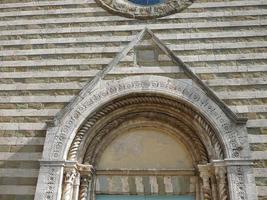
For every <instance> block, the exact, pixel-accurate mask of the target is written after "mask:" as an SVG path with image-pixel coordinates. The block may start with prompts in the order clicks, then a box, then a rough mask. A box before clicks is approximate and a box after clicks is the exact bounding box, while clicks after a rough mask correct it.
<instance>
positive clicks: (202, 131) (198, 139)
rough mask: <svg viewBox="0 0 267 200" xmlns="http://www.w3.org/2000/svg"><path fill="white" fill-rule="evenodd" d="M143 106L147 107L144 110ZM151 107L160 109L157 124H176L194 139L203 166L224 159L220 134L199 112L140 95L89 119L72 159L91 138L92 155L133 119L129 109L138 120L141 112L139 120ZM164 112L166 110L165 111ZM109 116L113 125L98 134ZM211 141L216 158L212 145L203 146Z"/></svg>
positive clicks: (100, 110)
mask: <svg viewBox="0 0 267 200" xmlns="http://www.w3.org/2000/svg"><path fill="white" fill-rule="evenodd" d="M134 105H135V106H134ZM141 105H143V107H142V106H141ZM149 106H150V107H152V108H153V107H154V108H157V112H160V113H158V114H155V113H156V111H155V110H154V111H151V112H154V118H153V120H155V119H158V120H160V121H164V120H165V123H170V122H172V121H175V122H173V126H176V128H177V129H178V130H179V129H180V130H181V132H185V133H187V134H188V137H190V138H191V140H192V141H193V142H194V146H197V147H199V149H198V150H199V152H200V154H202V156H201V157H202V161H203V162H208V160H209V159H210V158H211V159H222V158H223V154H224V152H223V148H222V146H221V144H220V141H219V139H218V138H217V136H216V133H215V132H214V130H213V129H212V128H211V126H210V125H209V124H208V122H207V121H206V120H205V119H204V118H203V117H202V116H201V115H200V114H198V113H197V111H195V110H194V109H192V108H191V107H189V106H188V105H187V104H186V103H182V102H178V101H174V100H172V99H170V98H166V97H160V96H151V95H144V94H143V95H142V94H139V96H135V95H133V96H129V97H125V98H122V99H118V100H116V101H113V102H111V103H110V104H108V105H106V106H104V107H103V108H101V109H99V110H98V112H95V113H94V114H93V115H92V116H89V118H88V121H87V122H86V123H85V124H84V125H83V126H82V127H81V128H80V130H79V132H78V133H77V135H76V136H75V138H74V141H73V143H72V145H71V148H70V151H69V155H68V159H69V160H77V157H78V154H79V152H80V151H81V149H80V148H81V146H80V145H81V143H82V142H83V140H85V135H87V136H88V137H90V138H91V141H93V143H94V144H93V143H92V144H90V143H88V141H87V143H86V144H83V146H85V147H87V148H88V149H90V151H93V149H94V148H92V147H93V146H95V144H97V143H99V142H100V141H101V140H103V137H104V136H105V135H107V134H108V133H109V132H111V130H113V129H115V128H117V127H118V125H119V124H121V123H122V122H123V121H127V118H130V114H131V112H130V110H129V109H132V112H134V113H135V116H136V114H137V111H138V112H139V116H142V114H141V113H142V111H143V110H142V109H146V111H148V110H147V108H149ZM138 108H141V110H140V109H139V110H138ZM160 108H161V109H160ZM163 108H165V110H164V109H163ZM118 110H121V112H122V113H120V114H117V115H115V114H113V112H115V111H117V112H118ZM123 112H125V113H123ZM163 114H165V116H164V117H160V115H163ZM127 115H128V116H127ZM175 115H176V116H175ZM107 116H113V118H112V117H111V122H105V123H104V125H105V127H103V128H101V129H100V130H98V132H96V130H94V126H96V124H97V123H98V126H99V121H101V118H107ZM114 118H115V119H114ZM166 119H168V120H167V121H166ZM171 119H172V120H171ZM186 120H187V122H186ZM104 125H102V126H104ZM196 127H197V128H196ZM201 135H202V136H201ZM204 135H205V136H204ZM208 138H210V139H208ZM207 139H208V140H209V141H210V143H211V147H212V149H209V152H212V151H213V152H214V153H213V155H212V154H211V153H210V155H208V156H207V152H206V149H205V148H207V147H208V146H207V145H208V143H206V147H204V146H203V145H204V144H203V142H204V143H205V142H206V141H203V140H207ZM89 142H90V140H89ZM91 145H93V146H91ZM89 147H90V148H89ZM211 147H208V148H211ZM83 148H84V147H83ZM87 154H88V153H87ZM88 155H89V154H88ZM208 157H210V158H208ZM86 161H88V156H87V158H86Z"/></svg>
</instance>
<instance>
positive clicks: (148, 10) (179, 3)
mask: <svg viewBox="0 0 267 200" xmlns="http://www.w3.org/2000/svg"><path fill="white" fill-rule="evenodd" d="M96 2H97V3H98V4H99V5H100V6H102V7H103V8H104V9H106V10H108V11H111V12H113V13H116V14H119V15H123V16H126V17H131V18H138V19H149V18H156V17H163V16H166V15H170V14H173V13H176V12H179V11H181V10H183V9H185V8H187V7H188V6H190V5H191V4H192V3H193V0H165V1H162V2H161V3H158V4H155V5H147V6H142V5H138V4H135V3H132V2H130V1H129V0H96Z"/></svg>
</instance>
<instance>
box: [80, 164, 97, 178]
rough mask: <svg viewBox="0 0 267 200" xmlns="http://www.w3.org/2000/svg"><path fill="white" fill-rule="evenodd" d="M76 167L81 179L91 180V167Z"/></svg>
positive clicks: (82, 165) (86, 165)
mask: <svg viewBox="0 0 267 200" xmlns="http://www.w3.org/2000/svg"><path fill="white" fill-rule="evenodd" d="M76 166H77V169H78V171H79V172H80V174H81V176H82V177H87V178H91V176H92V174H93V173H94V171H95V170H94V167H93V165H90V164H80V163H77V164H76Z"/></svg>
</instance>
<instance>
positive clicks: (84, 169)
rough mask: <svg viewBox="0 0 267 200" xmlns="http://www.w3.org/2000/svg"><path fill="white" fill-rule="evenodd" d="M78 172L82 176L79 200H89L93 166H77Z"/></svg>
mask: <svg viewBox="0 0 267 200" xmlns="http://www.w3.org/2000/svg"><path fill="white" fill-rule="evenodd" d="M77 167H78V170H79V172H80V175H81V182H80V191H79V200H88V192H89V191H88V189H89V184H90V181H91V178H92V174H93V172H94V170H93V166H92V165H89V164H88V165H86V164H77Z"/></svg>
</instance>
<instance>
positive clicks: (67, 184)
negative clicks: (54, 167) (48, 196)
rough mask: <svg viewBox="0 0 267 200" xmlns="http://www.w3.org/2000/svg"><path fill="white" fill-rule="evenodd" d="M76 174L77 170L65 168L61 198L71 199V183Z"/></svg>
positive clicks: (64, 199) (63, 199)
mask: <svg viewBox="0 0 267 200" xmlns="http://www.w3.org/2000/svg"><path fill="white" fill-rule="evenodd" d="M76 176H77V170H76V169H75V168H74V167H73V168H70V169H69V168H67V169H66V170H65V179H64V187H63V192H62V200H72V194H73V184H74V180H75V178H76Z"/></svg>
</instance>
